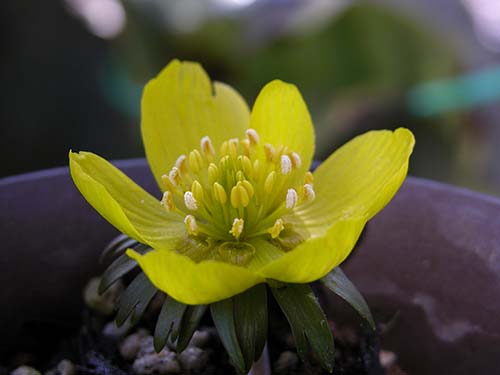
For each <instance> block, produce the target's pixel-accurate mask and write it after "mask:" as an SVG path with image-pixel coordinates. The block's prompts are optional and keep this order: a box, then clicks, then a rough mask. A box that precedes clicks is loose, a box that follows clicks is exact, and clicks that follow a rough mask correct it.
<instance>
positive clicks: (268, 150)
mask: <svg viewBox="0 0 500 375" xmlns="http://www.w3.org/2000/svg"><path fill="white" fill-rule="evenodd" d="M264 154H265V155H266V159H267V160H268V161H273V159H274V156H275V155H276V151H275V150H274V147H273V145H271V144H269V143H266V144H265V145H264Z"/></svg>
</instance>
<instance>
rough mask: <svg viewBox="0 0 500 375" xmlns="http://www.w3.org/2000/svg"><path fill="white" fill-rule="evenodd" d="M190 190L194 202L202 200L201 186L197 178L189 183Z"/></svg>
mask: <svg viewBox="0 0 500 375" xmlns="http://www.w3.org/2000/svg"><path fill="white" fill-rule="evenodd" d="M191 191H192V192H193V197H194V199H195V200H196V202H197V203H198V202H203V186H201V184H200V183H199V182H198V180H194V181H193V183H192V184H191Z"/></svg>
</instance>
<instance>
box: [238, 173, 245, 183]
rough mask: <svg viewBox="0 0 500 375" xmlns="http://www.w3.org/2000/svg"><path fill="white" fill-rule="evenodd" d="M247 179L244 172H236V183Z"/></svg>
mask: <svg viewBox="0 0 500 375" xmlns="http://www.w3.org/2000/svg"><path fill="white" fill-rule="evenodd" d="M244 179H245V174H244V173H243V171H237V172H236V181H243V180H244Z"/></svg>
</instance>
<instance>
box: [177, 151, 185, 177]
mask: <svg viewBox="0 0 500 375" xmlns="http://www.w3.org/2000/svg"><path fill="white" fill-rule="evenodd" d="M186 160H187V157H186V155H181V156H179V157H178V158H177V160H176V161H175V167H176V168H177V169H178V170H179V171H181V173H185V172H186Z"/></svg>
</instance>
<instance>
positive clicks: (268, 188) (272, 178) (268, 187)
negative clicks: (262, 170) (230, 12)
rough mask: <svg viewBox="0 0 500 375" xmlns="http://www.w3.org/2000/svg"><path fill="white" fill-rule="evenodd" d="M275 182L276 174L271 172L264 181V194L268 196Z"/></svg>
mask: <svg viewBox="0 0 500 375" xmlns="http://www.w3.org/2000/svg"><path fill="white" fill-rule="evenodd" d="M275 182H276V172H275V171H271V172H269V174H268V175H267V177H266V180H265V181H264V191H265V192H266V194H270V193H271V192H272V191H273V187H274V183H275Z"/></svg>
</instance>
